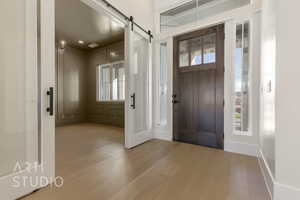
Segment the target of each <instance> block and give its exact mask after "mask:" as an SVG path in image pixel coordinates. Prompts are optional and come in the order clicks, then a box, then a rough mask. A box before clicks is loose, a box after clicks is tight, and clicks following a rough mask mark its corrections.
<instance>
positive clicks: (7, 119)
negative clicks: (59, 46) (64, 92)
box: [0, 0, 54, 200]
mask: <svg viewBox="0 0 300 200" xmlns="http://www.w3.org/2000/svg"><path fill="white" fill-rule="evenodd" d="M51 3H53V1H52V0H50V1H48V2H47V3H42V5H40V4H38V0H22V1H20V0H1V1H0V25H1V31H0V199H1V200H7V199H9V200H10V199H16V198H19V197H21V196H23V195H25V194H28V193H30V192H31V191H33V190H35V189H38V188H39V187H42V186H43V183H41V182H40V180H41V179H40V177H41V176H44V177H48V178H49V177H53V176H54V167H53V166H54V165H53V164H54V161H53V160H54V151H53V150H54V142H53V141H54V133H53V131H54V123H53V122H54V120H53V116H49V114H48V113H47V111H46V107H47V106H48V101H47V102H42V101H46V99H48V97H47V94H46V87H48V86H53V85H54V81H52V80H54V79H53V78H52V76H53V75H54V72H52V71H51V70H47V72H46V71H45V70H44V69H43V67H49V66H50V65H52V63H51V62H52V59H53V64H54V56H53V57H52V55H54V48H53V54H51V53H50V54H49V55H48V57H47V59H48V61H50V62H48V61H47V60H46V59H44V56H43V55H44V54H45V53H47V51H50V52H51V51H52V49H51V48H48V46H47V45H46V44H47V43H51V42H52V41H53V44H52V45H53V46H54V37H53V39H52V38H49V37H48V35H49V34H51V31H53V33H54V30H52V28H51V27H52V26H51V25H54V24H51V22H52V21H54V15H53V16H52V17H53V19H52V18H51V17H50V15H48V18H45V17H44V16H42V18H41V23H43V20H45V19H47V20H48V22H49V24H47V26H49V27H48V31H50V32H47V31H46V30H44V29H43V28H44V27H46V26H45V24H44V25H43V26H41V27H39V26H38V14H39V8H40V6H41V7H44V8H46V7H47V6H49V7H48V8H47V9H44V10H45V12H43V14H47V13H48V14H49V13H51V9H52V8H53V6H51V5H52V4H51ZM46 4H47V5H46ZM53 5H54V4H53ZM49 11H50V12H49ZM52 11H53V10H52ZM52 13H53V12H52ZM41 14H42V12H41ZM49 17H50V18H49ZM39 28H40V29H41V39H39V37H38V29H39ZM47 39H48V40H47ZM38 41H40V42H38ZM44 41H47V42H46V43H45V42H44ZM50 47H51V46H50ZM39 52H40V53H39ZM53 66H54V65H53ZM53 66H52V67H53ZM53 69H54V67H53ZM43 74H44V75H45V77H47V79H45V78H44V77H43ZM45 81H46V82H47V84H45ZM39 102H41V103H39ZM47 140H48V141H47ZM45 141H47V142H49V143H48V144H47V145H44V143H45ZM48 180H50V179H48ZM48 183H50V182H48ZM48 183H47V184H48ZM44 184H45V182H44Z"/></svg>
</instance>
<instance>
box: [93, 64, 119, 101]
mask: <svg viewBox="0 0 300 200" xmlns="http://www.w3.org/2000/svg"><path fill="white" fill-rule="evenodd" d="M97 71H98V73H97V94H98V95H97V101H122V100H124V99H125V71H124V62H117V63H110V64H105V65H100V66H98V70H97Z"/></svg>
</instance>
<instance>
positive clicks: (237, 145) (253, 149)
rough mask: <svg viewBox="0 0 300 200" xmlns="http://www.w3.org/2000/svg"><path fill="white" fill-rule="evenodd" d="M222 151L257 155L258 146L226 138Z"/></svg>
mask: <svg viewBox="0 0 300 200" xmlns="http://www.w3.org/2000/svg"><path fill="white" fill-rule="evenodd" d="M224 151H227V152H232V153H238V154H243V155H248V156H255V157H257V155H258V146H257V145H255V144H247V143H241V142H236V141H228V140H227V141H224Z"/></svg>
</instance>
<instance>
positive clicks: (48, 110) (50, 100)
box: [47, 87, 54, 116]
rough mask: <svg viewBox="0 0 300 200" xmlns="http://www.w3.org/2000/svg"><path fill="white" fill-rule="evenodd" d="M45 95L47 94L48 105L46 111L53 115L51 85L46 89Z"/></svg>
mask: <svg viewBox="0 0 300 200" xmlns="http://www.w3.org/2000/svg"><path fill="white" fill-rule="evenodd" d="M47 95H48V96H49V107H48V108H47V112H49V115H50V116H53V114H54V108H53V98H54V89H53V87H50V88H49V90H48V91H47Z"/></svg>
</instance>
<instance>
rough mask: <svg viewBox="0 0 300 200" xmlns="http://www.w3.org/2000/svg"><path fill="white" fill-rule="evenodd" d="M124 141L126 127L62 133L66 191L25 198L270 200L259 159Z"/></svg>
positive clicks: (59, 156) (59, 146)
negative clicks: (130, 144) (131, 145)
mask: <svg viewBox="0 0 300 200" xmlns="http://www.w3.org/2000/svg"><path fill="white" fill-rule="evenodd" d="M123 140H124V137H123V129H121V128H114V127H110V126H103V125H96V124H79V125H71V126H64V127H59V128H57V130H56V175H57V176H62V177H63V178H64V186H63V187H62V188H50V187H47V188H44V189H41V190H40V191H38V192H36V193H34V194H32V195H30V196H27V197H25V198H23V199H24V200H50V199H51V200H60V199H64V200H65V199H72V200H77V199H78V200H82V199H87V200H96V199H97V200H99V199H101V200H106V199H120V200H129V199H138V200H145V199H155V200H168V199H170V200H176V199H195V200H196V199H197V200H268V199H269V195H268V193H267V190H266V187H265V184H264V180H263V177H262V175H261V172H260V169H259V166H258V161H257V159H256V158H254V157H248V156H242V155H237V154H232V153H226V152H223V151H220V150H215V149H209V148H205V147H200V146H195V145H189V144H184V143H176V142H166V141H161V140H152V141H150V142H147V143H145V144H142V145H140V146H138V147H136V148H134V149H132V150H125V149H124V147H123Z"/></svg>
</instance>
